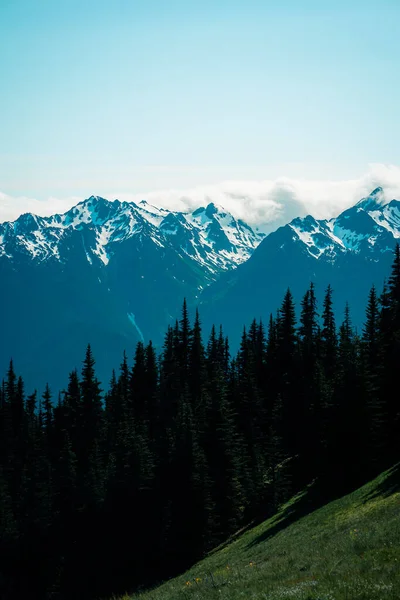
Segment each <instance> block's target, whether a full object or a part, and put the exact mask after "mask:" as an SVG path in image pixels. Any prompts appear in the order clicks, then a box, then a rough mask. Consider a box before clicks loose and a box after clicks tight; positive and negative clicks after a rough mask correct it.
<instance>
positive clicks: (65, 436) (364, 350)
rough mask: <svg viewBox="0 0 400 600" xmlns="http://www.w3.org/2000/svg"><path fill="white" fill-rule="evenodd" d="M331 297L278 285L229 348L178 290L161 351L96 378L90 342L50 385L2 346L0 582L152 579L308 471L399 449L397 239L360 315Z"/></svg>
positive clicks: (327, 494)
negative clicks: (267, 311)
mask: <svg viewBox="0 0 400 600" xmlns="http://www.w3.org/2000/svg"><path fill="white" fill-rule="evenodd" d="M249 293H251V290H249ZM333 306H334V291H333V290H332V289H331V288H330V287H328V289H327V290H326V292H325V297H324V301H323V304H322V306H321V307H319V306H317V301H316V293H315V289H314V286H313V285H310V287H309V288H308V289H307V290H306V291H305V294H304V296H303V298H302V300H301V304H300V307H299V311H298V314H299V319H298V320H297V319H296V314H297V313H296V307H295V304H294V299H293V297H292V294H291V292H290V290H288V291H287V293H286V294H285V296H284V298H283V301H282V304H281V306H280V307H279V309H278V310H277V313H276V314H275V315H271V317H270V320H269V322H268V323H262V322H258V321H257V320H254V321H253V322H252V323H251V324H250V326H249V327H248V328H247V329H246V330H244V331H243V334H242V339H241V344H240V348H239V351H238V353H237V354H235V355H232V354H231V352H230V347H229V340H228V339H227V338H226V337H225V336H224V333H223V329H222V327H219V326H217V327H214V328H213V329H212V331H211V333H210V335H207V337H206V338H205V337H204V335H203V334H204V332H202V328H201V315H200V316H199V314H198V313H196V314H195V315H189V314H188V310H187V306H186V302H184V304H183V308H182V313H181V316H180V319H179V320H178V321H177V322H176V324H175V325H174V326H173V327H169V328H168V331H167V332H166V335H165V340H164V345H163V348H162V349H161V351H160V352H157V351H156V350H155V348H154V347H153V345H152V344H151V343H148V344H143V343H141V342H140V343H139V344H138V345H137V348H136V353H135V356H134V357H127V356H126V355H125V354H123V353H121V361H122V362H121V365H120V368H119V370H118V372H112V374H111V377H110V382H102V383H100V382H99V381H98V379H97V377H96V367H95V357H93V355H92V351H91V348H90V345H88V347H87V349H86V355H85V356H84V360H83V366H82V369H81V370H80V371H79V372H78V371H76V370H75V371H72V372H71V373H70V374H69V378H68V385H67V387H66V389H64V390H61V391H60V392H58V390H50V389H49V387H48V386H46V388H45V391H44V393H43V394H37V393H36V392H35V391H32V390H25V387H24V382H23V377H21V376H19V374H18V373H17V372H16V367H15V366H14V365H13V363H12V361H11V363H10V366H9V369H8V372H7V373H6V374H5V378H4V380H3V384H2V387H1V389H0V596H1V598H3V599H4V600H13V599H14V598H15V599H17V598H18V599H21V598H23V597H25V595H26V597H29V598H30V599H32V600H34V599H40V600H43V599H45V598H46V599H50V598H54V599H57V600H58V599H60V600H64V599H67V598H68V599H69V598H77V599H79V598H85V599H87V600H89V599H90V598H93V599H96V598H104V597H107V596H111V595H112V594H117V593H122V592H125V591H135V590H137V589H141V588H145V587H146V586H152V585H155V584H156V583H157V582H159V581H162V580H164V579H167V578H169V577H171V576H173V575H175V574H177V573H179V572H181V571H183V570H184V569H185V568H187V567H188V566H189V565H191V564H192V563H194V562H195V561H196V560H198V559H199V558H201V557H202V556H204V555H205V554H206V553H207V552H208V551H210V550H212V549H213V548H215V547H216V546H218V545H219V544H221V543H222V542H224V541H225V540H227V539H228V538H229V537H230V536H232V535H234V534H235V533H236V532H237V531H239V530H241V529H243V528H244V527H246V526H248V525H249V524H251V523H254V522H257V521H259V520H261V519H264V518H266V517H267V516H269V515H272V514H273V513H274V512H275V511H276V510H277V509H278V507H279V506H280V505H281V504H282V503H283V502H285V501H286V500H287V499H288V498H289V497H290V496H291V495H293V494H294V493H295V492H296V491H298V490H301V489H303V488H304V487H305V486H306V485H307V484H309V483H310V482H312V481H316V482H317V483H318V489H319V493H320V494H321V498H322V497H323V498H326V499H327V500H328V499H331V498H333V497H337V496H339V495H340V494H343V493H345V492H347V491H350V490H352V489H355V488H356V487H358V486H359V485H361V484H363V483H364V482H366V481H368V480H369V479H370V478H371V477H373V476H374V475H376V474H377V473H379V472H380V471H381V470H383V469H384V468H387V467H389V466H391V465H392V464H393V463H394V462H395V461H396V460H398V459H399V455H400V448H399V443H400V414H399V413H400V403H399V396H398V373H397V368H398V365H399V364H400V247H399V246H398V245H397V247H396V249H395V253H394V260H393V266H392V271H391V273H389V274H388V279H387V283H386V284H385V286H384V288H383V290H379V291H377V290H375V288H372V289H371V291H370V294H369V297H368V299H367V306H366V312H365V325H364V328H363V330H362V331H358V332H357V331H355V329H354V328H353V326H352V322H351V307H348V306H346V307H344V316H343V321H342V322H341V323H338V324H337V323H335V317H334V310H333ZM193 317H194V318H193ZM206 333H207V334H208V332H206ZM56 351H57V349H56V348H54V352H56ZM132 358H133V360H132ZM111 366H112V365H111ZM67 372H68V366H67V365H66V373H67ZM41 383H42V382H38V385H39V384H41ZM43 383H45V382H43Z"/></svg>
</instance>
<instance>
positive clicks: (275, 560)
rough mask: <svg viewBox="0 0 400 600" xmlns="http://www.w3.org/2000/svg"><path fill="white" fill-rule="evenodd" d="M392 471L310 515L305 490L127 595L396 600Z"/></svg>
mask: <svg viewBox="0 0 400 600" xmlns="http://www.w3.org/2000/svg"><path fill="white" fill-rule="evenodd" d="M399 475H400V469H399V465H397V466H396V467H394V468H393V469H391V470H389V471H386V472H385V473H383V474H382V475H380V476H379V477H377V478H376V479H375V480H373V481H371V482H370V483H368V484H367V485H365V486H363V487H362V488H360V489H358V490H357V491H355V492H353V493H351V494H349V495H347V496H345V497H343V498H340V499H339V500H335V501H333V502H330V503H329V504H327V505H325V506H323V507H321V508H319V509H317V510H314V511H313V512H312V506H313V502H314V501H315V499H314V501H311V500H310V498H311V497H312V493H310V490H308V491H305V492H304V493H302V494H299V495H298V496H296V497H295V498H293V499H292V500H291V501H290V502H289V503H287V504H286V505H285V506H283V507H282V509H281V511H280V512H279V513H278V514H276V515H275V516H274V517H272V518H270V519H268V520H267V521H265V522H264V523H262V524H261V525H259V526H257V527H255V528H254V529H251V530H250V531H247V532H245V533H243V534H242V535H241V536H238V537H237V539H235V540H233V541H231V542H230V543H228V544H227V545H225V546H223V547H220V548H219V549H216V550H215V551H214V552H213V553H211V554H210V555H209V556H207V557H206V558H205V559H204V560H202V561H201V562H199V563H198V564H196V565H195V566H194V567H193V568H191V569H190V570H189V571H188V572H187V573H185V574H184V575H182V576H180V577H177V578H176V579H173V580H171V581H168V582H166V583H164V584H163V585H161V586H160V587H158V588H156V589H154V590H151V591H147V592H145V593H141V594H138V595H134V596H133V597H131V598H134V599H135V600H197V599H207V600H208V599H209V600H213V599H216V598H218V599H219V600H228V599H229V600H237V599H240V600H243V599H246V600H249V599H260V600H261V599H264V600H267V599H268V600H288V599H291V600H383V599H393V600H399V599H400V486H399ZM314 506H315V504H314ZM307 513H308V514H307ZM193 527H196V524H195V523H193ZM128 598H129V596H125V599H126V600H128Z"/></svg>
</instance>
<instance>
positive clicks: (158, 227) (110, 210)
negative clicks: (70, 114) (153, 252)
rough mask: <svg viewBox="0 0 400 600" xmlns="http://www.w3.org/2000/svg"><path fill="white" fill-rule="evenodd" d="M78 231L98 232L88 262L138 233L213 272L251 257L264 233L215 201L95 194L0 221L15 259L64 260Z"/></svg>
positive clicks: (5, 250) (3, 247)
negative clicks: (194, 203) (166, 202)
mask: <svg viewBox="0 0 400 600" xmlns="http://www.w3.org/2000/svg"><path fill="white" fill-rule="evenodd" d="M74 231H81V232H82V234H83V233H84V232H85V236H86V234H88V235H89V233H90V232H92V233H91V236H93V235H94V239H95V243H92V242H90V243H89V242H87V243H86V245H85V244H84V251H85V256H86V259H87V261H88V262H89V264H90V265H94V264H96V262H97V261H100V262H101V263H102V264H103V265H105V266H107V265H108V264H109V262H110V260H112V256H113V253H114V251H115V249H116V245H117V244H121V243H123V242H125V241H127V240H129V239H130V238H132V237H134V236H137V235H139V238H140V236H142V237H143V236H144V237H146V238H148V239H149V240H150V241H151V242H152V243H154V244H155V245H156V246H157V247H166V246H169V247H172V248H173V249H174V250H175V251H177V252H178V253H179V254H181V255H186V256H187V257H188V258H189V259H190V260H193V261H195V262H198V263H199V264H200V265H201V266H202V267H203V268H205V269H206V270H208V271H209V273H210V275H211V276H212V277H213V276H214V275H215V274H216V273H218V272H219V271H221V270H226V269H230V268H234V267H236V266H237V265H239V264H240V263H242V262H244V261H245V260H247V259H248V258H249V256H250V255H251V253H252V252H253V250H254V249H255V248H256V247H257V246H258V244H259V243H260V241H261V240H262V238H263V237H264V236H263V235H262V234H259V233H255V232H254V231H253V230H252V229H251V227H250V226H249V225H247V224H246V223H244V222H243V221H240V220H239V221H238V220H236V219H235V218H234V217H233V216H232V215H231V214H229V213H227V212H226V211H225V210H224V209H223V208H222V207H220V206H217V205H215V204H213V203H210V204H208V205H207V206H206V207H200V208H198V209H197V210H194V211H192V212H187V213H186V212H172V211H169V210H167V209H165V208H158V207H156V206H153V205H151V204H149V203H148V202H146V201H145V200H142V201H140V202H139V204H136V203H135V202H120V201H119V200H114V201H113V202H110V201H109V200H106V199H104V198H101V197H99V196H91V197H90V198H88V199H87V200H84V201H83V202H80V203H79V204H77V205H76V206H74V207H73V208H71V209H70V210H68V211H67V212H66V213H64V214H60V215H53V216H51V217H36V216H35V215H31V214H25V215H21V216H20V217H19V218H18V219H17V220H16V221H15V222H13V223H4V224H3V225H0V236H1V237H0V240H1V241H0V256H7V257H10V258H12V259H17V257H18V256H20V257H21V254H22V255H23V256H26V255H28V256H29V257H30V258H31V259H32V260H34V261H46V260H50V259H52V260H59V261H60V262H63V261H64V260H65V249H64V245H65V244H64V242H66V241H67V240H68V239H69V238H70V236H71V235H72V233H73V232H74ZM85 236H83V237H85ZM83 237H82V239H83ZM90 239H92V237H90Z"/></svg>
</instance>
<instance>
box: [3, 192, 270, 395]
mask: <svg viewBox="0 0 400 600" xmlns="http://www.w3.org/2000/svg"><path fill="white" fill-rule="evenodd" d="M261 238H262V236H261V235H260V234H258V233H255V232H254V231H253V230H252V229H251V227H249V226H248V225H246V223H244V222H243V221H240V220H236V219H235V218H234V217H233V216H232V215H230V214H229V213H227V212H225V211H224V210H223V209H222V208H221V207H217V206H216V205H214V204H212V203H211V204H209V205H208V206H207V207H200V208H198V209H197V210H195V211H193V212H192V213H179V212H171V211H168V210H165V209H159V208H156V207H154V206H151V205H150V204H148V203H147V202H145V201H142V202H140V203H139V204H135V203H127V202H119V201H114V202H109V201H108V200H105V199H103V198H99V197H94V196H92V197H90V198H89V199H87V200H85V201H84V202H81V203H79V204H78V205H77V206H75V207H74V208H72V209H71V210H69V211H68V212H66V213H65V214H62V215H54V216H52V217H48V218H43V217H37V216H35V215H32V214H23V215H21V216H20V217H19V218H18V219H17V220H16V221H15V222H13V223H3V224H1V225H0V278H1V282H2V294H0V329H1V338H2V340H1V342H2V343H1V350H0V366H1V367H2V369H3V372H4V369H5V366H6V364H7V362H8V360H9V359H10V357H11V356H12V357H13V358H14V360H15V362H16V367H17V369H18V370H21V371H22V372H23V373H24V377H25V379H26V381H27V382H28V384H30V385H42V384H43V382H44V381H47V380H49V381H50V383H51V384H52V385H53V386H54V387H57V388H58V387H59V385H60V381H59V369H60V366H61V365H62V371H63V372H65V368H66V367H68V366H70V368H71V369H72V368H74V367H75V366H79V363H80V360H81V357H82V355H83V352H84V349H85V346H86V344H87V343H88V342H89V341H90V342H91V343H92V345H93V347H94V353H95V356H96V357H97V361H98V371H99V375H100V377H101V378H102V379H103V381H104V380H105V381H107V379H108V377H109V376H110V368H111V367H112V366H114V367H118V364H119V362H120V359H121V355H122V354H121V353H122V351H123V349H124V348H125V349H126V350H127V352H133V350H134V346H135V344H136V342H137V341H138V340H140V339H145V340H146V341H147V340H149V339H153V340H156V341H157V342H160V341H161V339H162V335H163V334H164V332H165V329H166V326H167V324H168V323H171V322H173V321H174V319H175V318H176V316H177V315H178V314H179V311H180V307H181V304H182V301H183V298H184V297H187V299H188V301H189V302H195V300H196V297H197V296H198V295H199V294H200V292H201V290H202V289H203V288H205V287H206V286H208V285H209V284H210V283H211V282H212V281H214V280H216V279H217V278H218V276H219V274H220V273H221V272H223V271H227V270H231V269H234V268H236V267H237V266H238V265H239V264H241V263H243V262H244V261H246V260H247V259H248V257H249V256H250V255H251V254H252V252H253V251H254V249H255V248H256V246H257V245H258V244H259V242H260V241H261ZM59 365H60V366H59Z"/></svg>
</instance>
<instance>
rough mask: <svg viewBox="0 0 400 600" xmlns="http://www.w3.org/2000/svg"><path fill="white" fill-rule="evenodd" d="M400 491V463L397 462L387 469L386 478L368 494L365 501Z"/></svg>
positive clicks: (385, 496)
mask: <svg viewBox="0 0 400 600" xmlns="http://www.w3.org/2000/svg"><path fill="white" fill-rule="evenodd" d="M399 491H400V463H397V464H396V465H394V467H392V468H391V469H389V470H388V471H387V476H386V477H385V479H384V480H383V481H382V482H381V483H380V484H379V485H377V486H376V487H375V488H374V489H373V490H372V491H371V492H370V493H369V494H368V495H366V497H365V502H368V501H369V500H372V499H373V498H376V497H377V496H383V497H384V498H387V497H388V496H391V495H392V494H395V493H396V492H399Z"/></svg>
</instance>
